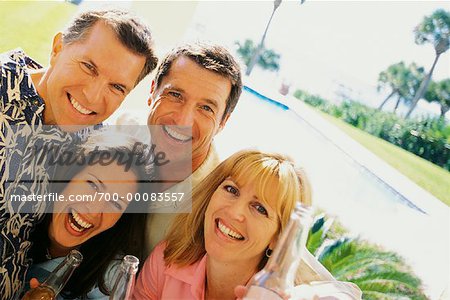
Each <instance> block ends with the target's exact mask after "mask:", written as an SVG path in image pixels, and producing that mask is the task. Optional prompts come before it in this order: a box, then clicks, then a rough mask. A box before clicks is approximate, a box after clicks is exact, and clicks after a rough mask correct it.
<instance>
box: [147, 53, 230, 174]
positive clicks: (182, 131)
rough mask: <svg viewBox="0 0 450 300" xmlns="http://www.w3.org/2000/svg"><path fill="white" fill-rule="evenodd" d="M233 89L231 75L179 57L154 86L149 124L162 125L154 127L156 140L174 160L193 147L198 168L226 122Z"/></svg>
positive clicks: (184, 155) (193, 161) (160, 147)
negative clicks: (226, 108)
mask: <svg viewBox="0 0 450 300" xmlns="http://www.w3.org/2000/svg"><path fill="white" fill-rule="evenodd" d="M230 91H231V82H230V80H229V79H227V78H225V77H223V76H220V75H218V74H216V73H214V72H212V71H209V70H207V69H204V68H202V67H200V66H199V65H197V63H195V62H194V61H193V60H191V59H189V58H187V57H184V56H181V57H179V58H177V59H176V60H175V61H174V62H173V63H172V66H171V68H170V70H169V73H168V74H167V75H166V76H165V77H164V78H163V80H162V81H161V82H160V83H159V86H158V87H155V86H154V85H153V86H152V95H151V99H150V100H149V104H150V108H151V111H150V115H149V118H148V125H161V126H153V127H152V128H151V133H152V142H153V143H154V144H156V146H157V148H158V150H159V151H163V152H165V153H166V155H167V156H168V157H169V159H170V160H172V161H177V160H181V159H183V158H185V157H186V152H187V151H189V153H187V154H188V156H190V154H191V153H190V151H192V168H193V170H195V169H196V168H197V167H198V166H199V165H200V164H201V163H202V162H203V161H204V159H205V158H206V156H207V154H208V151H209V148H210V146H211V142H212V139H213V138H214V136H215V135H216V134H217V133H218V132H219V131H220V130H221V129H222V128H223V126H224V125H225V122H226V119H227V118H225V119H224V120H223V121H222V116H223V114H224V111H225V107H226V101H227V99H228V96H229V94H230ZM191 128H192V130H191ZM191 146H192V149H191V148H190V147H191Z"/></svg>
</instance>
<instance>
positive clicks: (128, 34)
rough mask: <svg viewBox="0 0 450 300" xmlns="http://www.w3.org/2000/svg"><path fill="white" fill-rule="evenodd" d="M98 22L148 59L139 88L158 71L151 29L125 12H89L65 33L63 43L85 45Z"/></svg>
mask: <svg viewBox="0 0 450 300" xmlns="http://www.w3.org/2000/svg"><path fill="white" fill-rule="evenodd" d="M98 21H102V22H104V23H105V24H106V25H108V26H109V27H110V28H111V29H112V30H113V31H114V32H115V33H116V36H117V38H118V39H119V41H120V42H121V43H122V44H123V45H124V46H125V47H126V48H128V49H129V50H131V51H132V52H133V53H135V54H137V55H141V56H143V57H145V65H144V68H143V70H142V72H141V74H139V77H138V79H137V81H136V84H138V83H139V81H141V80H142V79H143V78H144V77H145V76H147V74H149V73H150V72H151V71H153V70H154V69H155V68H156V65H157V64H158V58H157V57H156V56H155V54H154V51H153V39H152V34H151V31H150V28H149V27H148V26H147V25H146V24H145V23H144V22H143V21H142V20H141V19H139V18H138V17H136V16H134V15H132V14H131V13H130V12H127V11H124V10H119V9H101V10H89V11H86V12H83V13H81V14H79V15H78V16H76V17H75V18H74V19H73V20H72V22H71V23H70V24H69V25H68V26H67V28H66V29H65V30H64V32H63V43H64V44H71V43H75V42H78V41H83V40H84V39H86V38H87V37H88V35H89V32H90V29H91V28H92V27H93V26H94V25H95V24H96V23H97V22H98Z"/></svg>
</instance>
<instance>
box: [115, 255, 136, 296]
mask: <svg viewBox="0 0 450 300" xmlns="http://www.w3.org/2000/svg"><path fill="white" fill-rule="evenodd" d="M138 267H139V259H138V258H137V257H135V256H133V255H126V256H125V257H124V258H123V260H122V263H121V264H120V270H119V274H118V275H117V279H116V282H115V283H114V287H113V289H112V291H111V295H110V296H109V300H128V299H131V295H132V293H133V288H134V280H135V276H136V272H137V270H138Z"/></svg>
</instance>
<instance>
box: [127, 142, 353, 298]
mask: <svg viewBox="0 0 450 300" xmlns="http://www.w3.org/2000/svg"><path fill="white" fill-rule="evenodd" d="M192 199H193V203H192V213H190V214H180V215H179V216H178V217H177V218H176V219H175V221H174V223H173V224H172V227H171V229H170V230H169V233H168V235H167V238H166V240H165V241H163V242H162V243H160V244H159V245H158V246H157V247H156V248H155V249H154V251H153V252H152V254H151V256H150V257H149V258H148V259H147V261H146V262H145V264H144V266H143V268H142V271H141V273H140V275H139V278H138V281H137V284H136V288H135V292H134V298H135V299H138V300H141V299H199V300H200V299H235V298H236V297H235V293H234V289H235V287H236V286H243V285H246V283H247V282H248V281H249V280H250V278H251V277H252V276H253V275H254V274H255V273H256V272H258V271H259V270H261V269H262V268H263V267H264V265H265V264H266V262H267V260H268V256H269V253H270V252H271V250H272V249H273V248H274V247H275V245H276V242H277V239H278V236H279V234H280V232H281V231H282V230H283V228H284V227H285V226H286V225H287V222H288V220H289V218H290V215H291V213H292V211H293V209H294V207H295V205H296V204H297V201H299V202H301V203H303V204H306V205H310V204H311V197H310V189H309V184H308V181H307V178H306V177H305V174H304V173H303V172H302V171H301V170H300V169H298V168H296V167H295V166H294V164H293V163H292V161H290V160H289V159H287V158H286V157H284V156H281V155H278V154H266V153H262V152H259V151H241V152H238V153H236V154H234V155H232V156H231V157H230V158H228V159H227V160H225V161H224V162H223V163H221V164H220V165H219V166H218V167H217V168H216V169H215V170H214V171H213V172H212V173H211V174H210V175H208V176H207V177H206V178H205V179H204V180H203V181H202V182H201V183H200V184H199V185H198V186H196V187H195V188H194V191H193V195H192ZM344 285H345V284H344ZM314 293H315V292H314ZM343 294H346V292H344V293H343ZM347 296H348V295H345V297H342V299H355V298H356V299H359V297H360V294H359V295H358V291H357V292H356V297H353V296H351V295H350V296H348V297H347ZM327 299H341V298H339V297H335V298H327Z"/></svg>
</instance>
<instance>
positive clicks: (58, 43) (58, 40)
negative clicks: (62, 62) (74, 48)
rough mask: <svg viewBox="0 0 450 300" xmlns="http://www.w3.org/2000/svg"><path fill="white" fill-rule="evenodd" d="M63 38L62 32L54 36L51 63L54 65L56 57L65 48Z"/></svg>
mask: <svg viewBox="0 0 450 300" xmlns="http://www.w3.org/2000/svg"><path fill="white" fill-rule="evenodd" d="M63 47H64V45H63V40H62V33H61V32H58V33H57V34H56V35H55V36H54V37H53V44H52V53H51V55H50V65H54V63H55V60H56V58H57V57H58V55H59V53H61V51H62V49H63Z"/></svg>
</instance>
